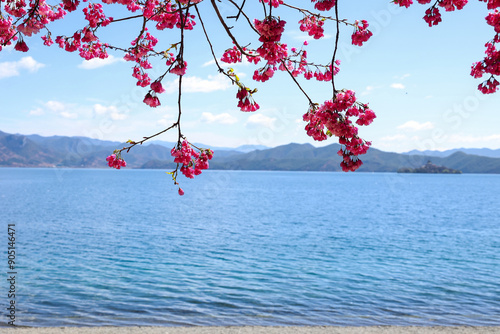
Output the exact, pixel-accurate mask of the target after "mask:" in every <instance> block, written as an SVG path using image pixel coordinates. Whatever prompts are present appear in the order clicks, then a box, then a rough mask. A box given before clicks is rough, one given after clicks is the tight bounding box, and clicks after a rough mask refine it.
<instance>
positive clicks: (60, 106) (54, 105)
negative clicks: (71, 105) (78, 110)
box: [44, 101, 66, 111]
mask: <svg viewBox="0 0 500 334" xmlns="http://www.w3.org/2000/svg"><path fill="white" fill-rule="evenodd" d="M44 106H45V107H46V108H48V109H49V110H52V111H63V110H64V109H65V108H66V106H65V105H64V103H62V102H59V101H48V102H45V103H44Z"/></svg>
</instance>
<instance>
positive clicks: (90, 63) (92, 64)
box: [78, 55, 124, 70]
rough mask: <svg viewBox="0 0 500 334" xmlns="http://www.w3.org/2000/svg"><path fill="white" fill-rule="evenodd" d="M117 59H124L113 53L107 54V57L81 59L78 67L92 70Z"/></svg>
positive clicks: (117, 60) (112, 62)
mask: <svg viewBox="0 0 500 334" xmlns="http://www.w3.org/2000/svg"><path fill="white" fill-rule="evenodd" d="M119 61H124V60H123V59H122V58H116V57H115V56H113V55H109V56H108V57H107V58H104V59H101V58H93V59H90V60H83V61H82V63H81V64H80V65H78V67H79V68H83V69H84V70H93V69H96V68H99V67H103V66H108V65H111V64H114V63H116V62H119Z"/></svg>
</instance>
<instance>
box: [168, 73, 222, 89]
mask: <svg viewBox="0 0 500 334" xmlns="http://www.w3.org/2000/svg"><path fill="white" fill-rule="evenodd" d="M178 87H179V79H177V80H175V81H171V82H168V83H167V84H166V85H165V86H164V88H165V91H166V92H167V93H169V94H170V93H174V92H177V89H178ZM230 87H231V82H230V81H229V79H227V78H226V77H225V76H223V75H222V74H219V75H216V76H213V75H209V76H208V79H202V78H199V77H196V76H186V77H183V78H182V92H183V93H210V92H215V91H218V90H226V89H228V88H230Z"/></svg>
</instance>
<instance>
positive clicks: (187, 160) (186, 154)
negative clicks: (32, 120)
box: [170, 140, 214, 179]
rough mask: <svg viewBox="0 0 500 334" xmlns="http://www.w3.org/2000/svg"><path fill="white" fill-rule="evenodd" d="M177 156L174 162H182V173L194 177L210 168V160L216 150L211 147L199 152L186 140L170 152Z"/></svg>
mask: <svg viewBox="0 0 500 334" xmlns="http://www.w3.org/2000/svg"><path fill="white" fill-rule="evenodd" d="M170 153H171V154H172V156H173V157H174V158H175V159H174V162H175V163H178V164H181V165H182V166H181V169H180V170H181V173H182V174H184V176H185V177H187V178H190V179H193V178H194V176H195V175H200V174H201V172H202V170H204V169H208V167H209V166H208V161H209V160H211V159H212V157H213V154H214V152H213V151H212V150H210V149H202V150H200V153H197V152H196V151H195V150H194V149H193V148H192V147H191V144H190V143H189V142H188V141H187V140H184V141H183V142H182V144H181V147H180V148H175V147H174V148H173V149H172V151H171V152H170Z"/></svg>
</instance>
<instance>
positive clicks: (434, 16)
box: [393, 0, 500, 94]
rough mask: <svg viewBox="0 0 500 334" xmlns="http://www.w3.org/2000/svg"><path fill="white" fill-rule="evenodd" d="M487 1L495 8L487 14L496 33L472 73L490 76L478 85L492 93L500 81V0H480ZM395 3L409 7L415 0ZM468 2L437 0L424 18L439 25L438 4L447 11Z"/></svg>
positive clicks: (431, 23)
mask: <svg viewBox="0 0 500 334" xmlns="http://www.w3.org/2000/svg"><path fill="white" fill-rule="evenodd" d="M479 1H482V2H486V3H487V7H488V9H495V11H494V12H491V13H489V14H488V16H486V22H487V23H488V24H489V25H490V26H492V27H493V29H494V30H495V35H494V37H493V40H492V41H491V42H488V43H486V52H485V53H486V57H485V58H484V60H482V61H480V62H475V63H474V64H472V69H471V75H472V76H473V77H474V78H481V77H483V75H485V74H489V75H490V77H489V78H488V79H487V80H485V81H483V82H482V83H480V84H479V85H478V89H479V91H481V92H482V93H483V94H492V93H495V92H496V91H498V88H499V82H498V80H497V79H496V78H495V76H498V75H500V51H497V49H496V46H495V44H496V43H500V12H499V11H498V9H497V8H498V7H500V0H479ZM393 2H394V3H396V4H398V5H399V6H401V7H407V8H408V7H409V6H410V5H412V4H413V0H394V1H393ZM417 2H418V3H420V4H429V3H430V2H431V0H417ZM467 3H468V0H437V1H436V3H435V4H434V5H433V6H432V7H430V8H428V9H427V10H426V11H425V16H424V20H425V22H427V24H428V25H429V27H432V26H435V25H438V24H439V23H440V22H441V21H442V19H441V13H440V12H439V8H437V7H436V5H438V6H440V7H443V8H444V9H445V10H446V11H447V12H451V11H454V10H455V9H456V10H461V9H463V8H464V6H465V5H466V4H467Z"/></svg>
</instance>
